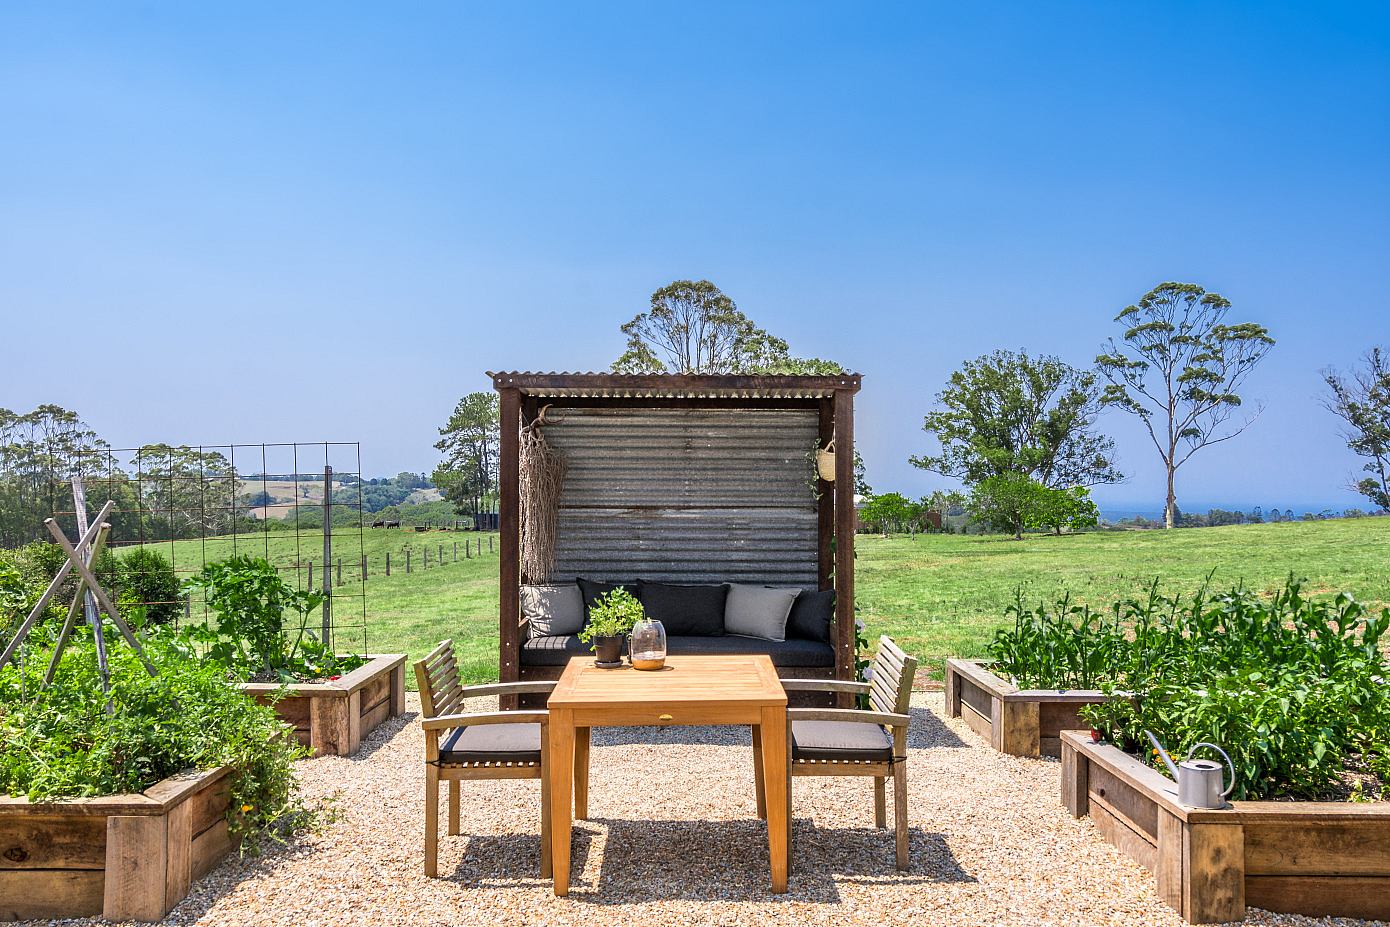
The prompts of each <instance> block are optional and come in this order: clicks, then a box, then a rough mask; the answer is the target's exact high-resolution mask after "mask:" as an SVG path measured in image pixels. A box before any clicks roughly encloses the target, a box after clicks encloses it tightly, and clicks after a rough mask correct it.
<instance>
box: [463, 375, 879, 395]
mask: <svg viewBox="0 0 1390 927" xmlns="http://www.w3.org/2000/svg"><path fill="white" fill-rule="evenodd" d="M488 376H490V377H492V381H493V385H494V387H496V388H497V389H506V388H511V389H520V390H521V391H522V392H523V393H525V394H526V395H528V396H536V397H540V398H564V397H582V398H602V399H642V398H660V399H823V398H828V397H831V396H833V395H835V393H836V392H837V391H840V390H848V391H850V392H856V391H858V389H859V386H860V381H861V379H862V377H861V376H860V375H859V374H857V373H844V374H837V375H835V376H823V375H817V376H791V375H782V374H768V375H754V374H670V373H642V374H619V373H606V372H601V371H600V372H594V371H588V372H570V371H549V372H534V371H504V372H498V373H494V372H491V371H489V372H488Z"/></svg>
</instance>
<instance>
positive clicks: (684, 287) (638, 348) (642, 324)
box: [613, 280, 845, 376]
mask: <svg viewBox="0 0 1390 927" xmlns="http://www.w3.org/2000/svg"><path fill="white" fill-rule="evenodd" d="M622 332H623V334H624V335H626V336H627V350H626V351H624V352H623V354H622V356H621V357H619V358H618V359H617V360H616V361H614V362H613V371H614V372H615V373H695V374H711V373H743V374H789V375H792V374H794V375H822V376H824V375H834V374H840V373H844V372H845V371H844V368H843V367H841V366H840V365H839V364H837V363H835V362H834V361H829V360H822V359H821V358H818V357H794V356H793V355H792V354H791V353H790V351H789V350H788V347H787V342H786V341H784V340H782V339H781V338H778V337H777V336H776V335H772V334H769V333H768V332H767V331H766V330H764V329H762V328H759V327H758V326H757V325H755V324H754V323H753V320H752V319H750V318H748V316H746V315H744V314H743V312H742V311H741V310H740V309H739V308H738V306H737V305H735V304H734V301H733V300H732V299H730V298H729V297H728V296H727V295H725V293H724V292H723V291H722V290H720V289H719V287H717V286H715V285H714V284H713V283H710V282H709V281H708V280H676V281H674V282H672V283H671V284H669V285H667V286H664V287H662V288H661V289H659V290H657V291H656V292H655V293H653V294H652V298H651V304H650V306H649V307H648V309H647V311H646V312H643V313H640V314H639V315H637V316H636V317H635V318H633V319H632V321H630V322H628V323H627V324H626V325H624V326H622Z"/></svg>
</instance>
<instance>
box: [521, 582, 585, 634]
mask: <svg viewBox="0 0 1390 927" xmlns="http://www.w3.org/2000/svg"><path fill="white" fill-rule="evenodd" d="M521 616H522V617H523V618H525V619H526V620H527V621H528V622H529V623H530V625H531V633H532V634H535V635H541V636H549V635H553V634H578V633H579V629H580V628H582V627H584V599H583V597H582V596H581V595H580V594H579V585H578V584H577V583H556V584H553V585H535V586H522V587H521Z"/></svg>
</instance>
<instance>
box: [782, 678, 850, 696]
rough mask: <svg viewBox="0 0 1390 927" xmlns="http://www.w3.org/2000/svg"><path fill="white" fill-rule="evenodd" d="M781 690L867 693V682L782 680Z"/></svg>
mask: <svg viewBox="0 0 1390 927" xmlns="http://www.w3.org/2000/svg"><path fill="white" fill-rule="evenodd" d="M782 688H783V689H786V690H787V691H788V692H855V693H860V694H862V693H865V692H868V691H869V684H868V683H867V682H851V681H849V680H848V679H783V680H782Z"/></svg>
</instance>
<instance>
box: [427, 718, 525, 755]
mask: <svg viewBox="0 0 1390 927" xmlns="http://www.w3.org/2000/svg"><path fill="white" fill-rule="evenodd" d="M439 761H440V762H441V763H539V762H540V761H541V726H540V725H539V724H475V725H473V726H472V727H460V728H455V730H454V732H453V733H452V734H450V735H449V736H448V737H446V738H445V739H444V741H443V742H442V743H441V744H440V745H439Z"/></svg>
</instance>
